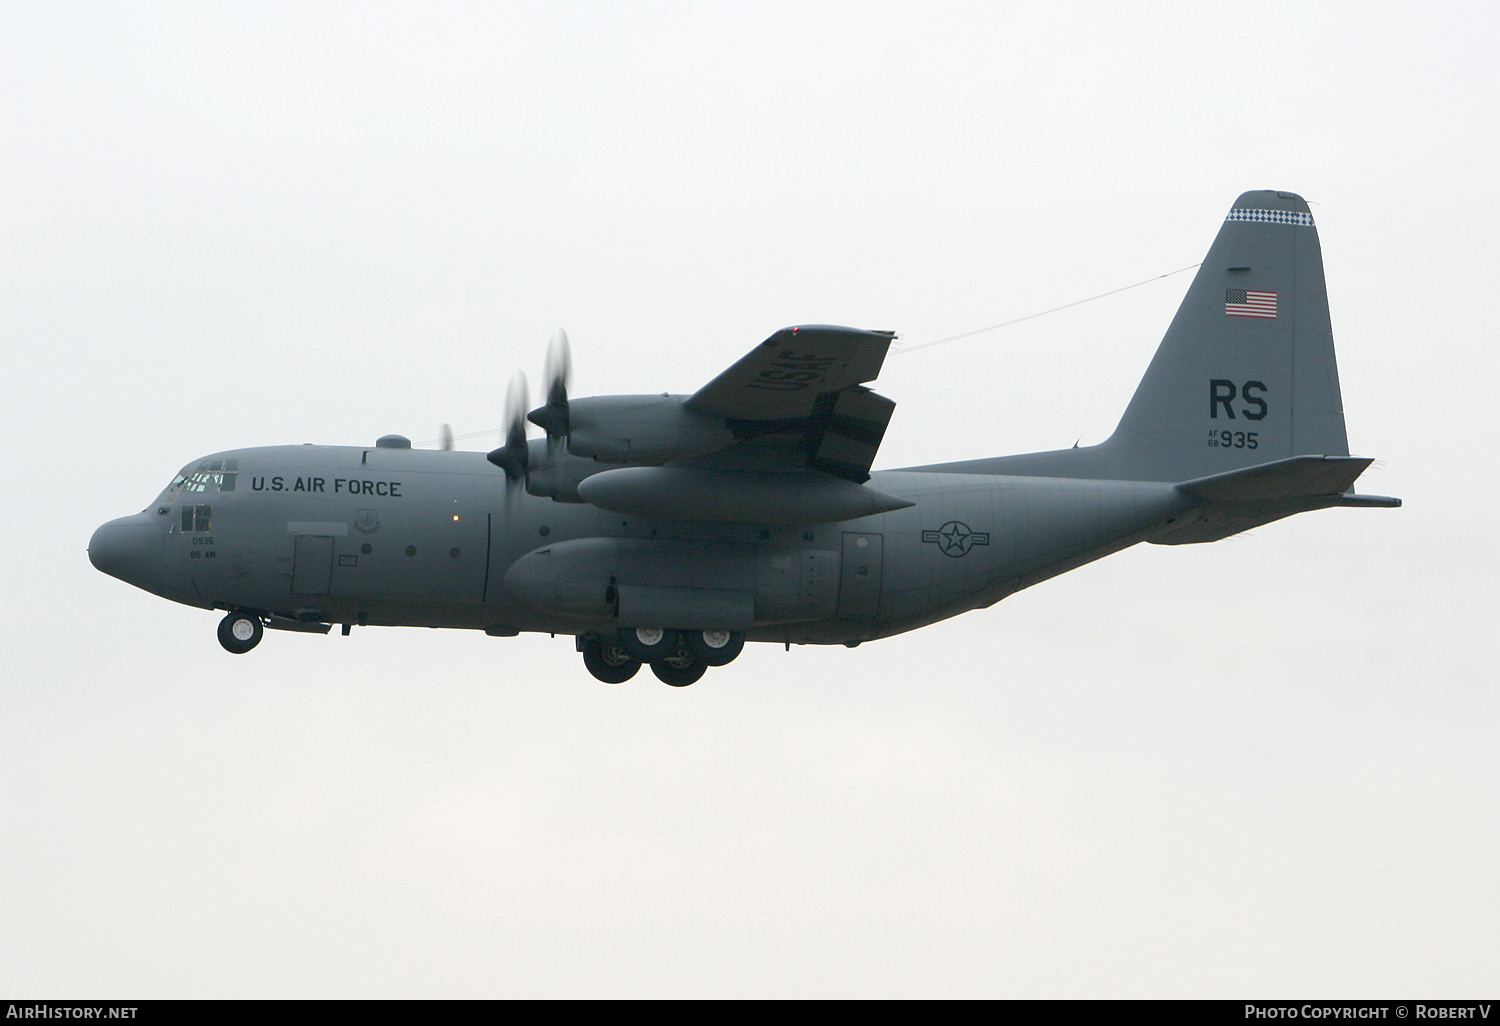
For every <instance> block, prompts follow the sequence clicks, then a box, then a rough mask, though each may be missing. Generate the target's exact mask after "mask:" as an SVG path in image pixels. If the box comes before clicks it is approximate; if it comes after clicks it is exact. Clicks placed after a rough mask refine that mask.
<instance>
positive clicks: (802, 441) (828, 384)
mask: <svg viewBox="0 0 1500 1026" xmlns="http://www.w3.org/2000/svg"><path fill="white" fill-rule="evenodd" d="M894 339H895V334H894V333H893V332H888V331H863V330H860V329H858V328H839V327H834V326H831V325H823V324H810V325H802V326H799V327H795V328H783V329H782V330H781V331H778V332H777V333H776V334H774V335H772V336H771V337H770V338H768V339H766V340H765V341H764V342H762V343H761V344H760V345H758V346H756V347H755V349H753V350H752V351H751V352H750V353H749V354H747V355H746V356H745V357H744V358H742V359H741V360H739V361H738V362H737V363H735V364H734V366H732V367H730V368H729V369H728V370H726V371H725V372H724V373H722V374H720V375H719V376H718V377H716V378H714V379H713V380H712V381H710V382H709V383H708V384H706V385H704V386H703V387H702V388H700V389H699V390H698V391H697V392H694V393H693V394H692V395H691V396H689V397H688V398H687V400H686V401H685V402H684V403H683V406H684V408H686V409H688V410H691V411H692V412H695V413H703V414H707V415H709V416H713V417H718V418H722V419H723V420H724V421H725V423H726V424H727V425H728V426H729V428H730V430H731V431H733V432H734V435H735V438H736V443H735V444H734V445H732V446H730V447H729V448H727V449H724V450H722V451H720V452H716V453H713V454H711V455H708V456H701V457H696V458H694V459H692V460H685V461H682V462H683V463H686V464H689V465H692V466H699V467H706V468H715V469H726V470H730V469H732V470H793V469H803V468H808V469H812V470H821V471H824V472H826V473H830V474H836V475H838V476H839V477H844V478H848V479H849V480H851V481H857V482H859V483H861V484H862V483H864V482H865V481H867V480H869V477H870V464H871V463H872V462H874V460H875V453H876V452H877V451H878V450H879V448H880V442H881V439H882V438H884V437H885V429H886V425H887V424H889V423H890V419H891V413H892V412H893V411H894V410H895V408H896V404H895V403H893V402H891V400H889V399H887V398H885V397H884V396H881V395H876V394H875V393H874V392H872V391H870V390H869V389H868V388H864V387H863V384H862V383H863V382H866V381H871V380H873V379H874V378H875V377H876V376H877V375H878V374H879V373H880V367H881V365H882V364H883V363H884V362H885V355H886V352H887V351H888V350H889V349H890V345H891V342H892V341H893V340H894Z"/></svg>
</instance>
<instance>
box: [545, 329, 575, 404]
mask: <svg viewBox="0 0 1500 1026" xmlns="http://www.w3.org/2000/svg"><path fill="white" fill-rule="evenodd" d="M546 373H547V405H548V406H566V405H567V404H568V385H570V384H572V379H573V350H572V347H571V346H569V345H568V333H567V332H566V331H563V330H562V329H561V328H558V329H557V334H555V335H553V336H552V341H551V342H549V343H547V363H546Z"/></svg>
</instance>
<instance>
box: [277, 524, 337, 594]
mask: <svg viewBox="0 0 1500 1026" xmlns="http://www.w3.org/2000/svg"><path fill="white" fill-rule="evenodd" d="M294 537H295V538H296V539H297V548H296V551H295V552H294V553H293V555H292V594H293V595H327V594H328V582H329V579H330V578H331V577H332V576H333V539H332V538H328V537H324V536H322V535H315V534H299V535H295V536H294ZM282 551H285V550H284V549H283V550H282Z"/></svg>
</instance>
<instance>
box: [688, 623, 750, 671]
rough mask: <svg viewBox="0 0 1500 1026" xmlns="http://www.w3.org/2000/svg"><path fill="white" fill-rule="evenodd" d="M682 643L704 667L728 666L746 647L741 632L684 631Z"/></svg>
mask: <svg viewBox="0 0 1500 1026" xmlns="http://www.w3.org/2000/svg"><path fill="white" fill-rule="evenodd" d="M682 641H683V644H684V645H686V646H687V650H688V652H689V653H691V654H692V656H693V658H694V659H696V660H698V662H700V663H702V664H703V665H704V666H728V665H729V664H730V663H732V662H734V660H735V658H736V657H737V656H738V655H739V654H740V652H741V651H742V650H743V649H744V647H745V635H744V633H743V632H741V631H683V632H682Z"/></svg>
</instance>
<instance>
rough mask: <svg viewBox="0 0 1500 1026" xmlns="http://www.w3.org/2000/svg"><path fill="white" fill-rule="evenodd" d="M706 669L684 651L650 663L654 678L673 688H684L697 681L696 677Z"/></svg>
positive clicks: (701, 674) (700, 675) (706, 669)
mask: <svg viewBox="0 0 1500 1026" xmlns="http://www.w3.org/2000/svg"><path fill="white" fill-rule="evenodd" d="M707 671H708V667H707V666H704V665H703V664H702V663H700V662H699V661H698V660H696V659H694V658H693V657H692V656H691V655H689V654H688V653H686V652H679V653H677V654H676V655H670V656H668V657H667V658H665V659H658V660H657V661H656V662H654V663H652V664H651V672H652V673H654V674H656V679H657V680H659V681H661V682H662V683H663V684H670V685H672V686H673V687H674V688H685V687H687V686H688V685H689V684H695V683H697V681H698V678H699V677H702V676H703V674H704V673H706V672H707Z"/></svg>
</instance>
